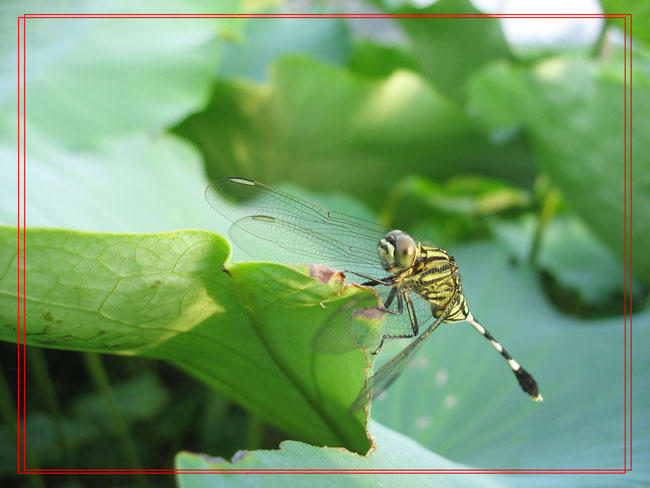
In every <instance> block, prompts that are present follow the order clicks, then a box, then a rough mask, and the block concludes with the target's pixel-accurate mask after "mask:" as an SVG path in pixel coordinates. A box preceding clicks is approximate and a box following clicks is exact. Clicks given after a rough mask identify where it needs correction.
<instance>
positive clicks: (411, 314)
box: [404, 291, 420, 336]
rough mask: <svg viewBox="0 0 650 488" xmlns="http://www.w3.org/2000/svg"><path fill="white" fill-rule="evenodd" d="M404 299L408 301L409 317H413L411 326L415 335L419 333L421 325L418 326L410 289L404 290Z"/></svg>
mask: <svg viewBox="0 0 650 488" xmlns="http://www.w3.org/2000/svg"><path fill="white" fill-rule="evenodd" d="M404 301H405V302H406V310H408V312H409V318H410V319H411V327H413V335H414V336H416V335H418V331H419V330H420V327H419V326H418V318H417V317H416V315H415V310H414V309H413V302H411V297H410V296H409V294H408V291H404Z"/></svg>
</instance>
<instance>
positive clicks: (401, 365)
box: [350, 291, 458, 411]
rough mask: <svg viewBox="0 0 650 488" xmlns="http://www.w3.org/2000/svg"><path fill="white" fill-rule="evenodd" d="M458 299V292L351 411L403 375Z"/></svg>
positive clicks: (371, 382) (375, 378)
mask: <svg viewBox="0 0 650 488" xmlns="http://www.w3.org/2000/svg"><path fill="white" fill-rule="evenodd" d="M457 297H458V292H457V291H456V292H454V295H453V296H452V298H451V300H450V301H449V304H448V305H447V308H446V309H445V311H444V312H443V313H442V314H441V315H440V316H439V317H438V318H437V319H436V320H435V322H434V323H433V324H431V325H430V326H429V327H428V328H427V329H426V330H425V331H424V332H422V333H421V334H420V335H419V336H417V338H415V339H414V340H413V341H412V342H411V343H410V344H409V345H408V346H406V347H405V348H404V349H402V350H401V351H400V352H399V354H397V355H396V356H395V357H394V358H392V359H391V360H390V361H388V362H387V363H386V364H384V365H383V366H382V367H381V368H379V371H377V372H376V373H375V374H373V375H372V376H371V377H370V378H369V379H368V384H367V387H366V388H364V389H363V390H362V391H361V393H359V396H358V397H357V399H356V400H355V401H354V403H353V404H352V406H351V407H350V411H352V410H356V409H357V408H360V407H362V406H363V404H364V403H365V402H366V400H367V399H368V398H369V397H370V398H372V397H376V396H377V395H379V394H380V393H381V392H382V391H384V390H386V388H388V387H389V386H390V385H391V384H392V383H393V382H394V381H395V380H396V379H397V378H398V377H399V375H400V374H402V372H403V371H404V369H405V368H406V367H407V366H408V364H409V363H410V362H411V360H412V359H413V358H414V357H415V355H416V354H417V352H418V351H419V350H420V348H421V347H422V345H423V344H424V341H425V340H426V338H427V337H429V336H430V335H431V334H432V333H433V331H434V330H436V329H437V328H438V326H439V325H440V324H441V323H442V322H443V321H444V319H445V317H446V316H447V314H448V313H449V310H451V309H452V308H453V305H454V304H455V302H456V298H457Z"/></svg>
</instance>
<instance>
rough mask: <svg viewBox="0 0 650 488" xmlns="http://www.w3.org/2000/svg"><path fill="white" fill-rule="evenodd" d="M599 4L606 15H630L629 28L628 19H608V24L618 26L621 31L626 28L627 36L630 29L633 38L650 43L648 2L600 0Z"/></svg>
mask: <svg viewBox="0 0 650 488" xmlns="http://www.w3.org/2000/svg"><path fill="white" fill-rule="evenodd" d="M601 3H602V5H603V9H604V10H605V13H606V14H632V22H631V24H632V25H631V26H630V20H629V19H608V22H610V23H612V24H616V25H618V26H619V27H620V28H621V29H624V28H627V33H628V35H629V34H630V28H631V29H632V35H633V36H634V37H635V38H637V39H640V40H642V41H644V42H646V43H650V4H649V3H648V2H646V1H644V0H601ZM626 20H627V22H626ZM625 24H627V25H625Z"/></svg>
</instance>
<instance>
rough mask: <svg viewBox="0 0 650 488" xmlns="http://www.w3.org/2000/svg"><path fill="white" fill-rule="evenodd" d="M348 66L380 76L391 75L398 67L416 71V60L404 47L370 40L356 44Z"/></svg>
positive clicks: (353, 70)
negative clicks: (385, 44)
mask: <svg viewBox="0 0 650 488" xmlns="http://www.w3.org/2000/svg"><path fill="white" fill-rule="evenodd" d="M347 66H348V68H349V69H350V70H351V71H352V72H354V73H358V74H361V75H366V76H374V77H378V78H385V77H387V76H390V75H391V74H392V73H393V71H397V70H398V69H407V70H411V71H416V64H415V60H413V59H412V58H411V57H410V55H409V54H408V53H407V52H406V51H405V50H403V49H402V48H400V47H397V46H384V45H382V44H375V43H374V42H370V41H359V42H357V43H356V44H355V45H354V51H353V52H352V55H351V56H350V60H349V61H348V63H347Z"/></svg>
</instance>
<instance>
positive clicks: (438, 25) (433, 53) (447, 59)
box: [387, 0, 510, 100]
mask: <svg viewBox="0 0 650 488" xmlns="http://www.w3.org/2000/svg"><path fill="white" fill-rule="evenodd" d="M387 3H388V2H387ZM395 12H396V13H398V14H416V15H419V14H433V15H440V14H475V13H481V12H480V11H478V10H476V9H475V8H474V7H473V6H472V4H471V2H469V1H468V0H439V1H438V2H435V3H434V4H433V5H431V6H429V7H425V8H415V7H410V6H408V7H407V6H405V7H401V8H399V9H397V10H396V11H395ZM397 22H398V24H399V25H400V27H401V28H402V29H404V32H405V33H406V35H407V37H408V39H409V41H410V47H411V52H412V54H413V57H414V58H415V59H416V61H417V63H418V66H419V69H420V70H421V72H422V73H423V74H424V76H426V77H427V78H428V79H430V80H431V81H432V82H433V84H434V85H435V86H437V87H439V88H440V90H441V91H443V92H444V93H445V94H447V95H449V96H450V97H451V98H453V99H455V100H462V99H463V98H464V95H465V82H466V80H467V79H468V78H469V77H470V76H471V74H472V73H473V72H474V71H476V70H478V69H479V68H481V66H483V65H484V64H486V63H488V62H490V61H494V60H496V59H500V58H508V57H509V56H510V52H509V49H508V45H507V43H506V40H505V38H504V36H503V32H502V31H501V26H500V25H499V20H498V19H489V18H487V19H486V18H478V19H477V18H465V19H463V18H433V19H418V18H405V19H399V20H397Z"/></svg>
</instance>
